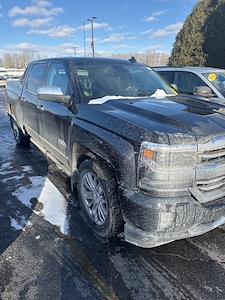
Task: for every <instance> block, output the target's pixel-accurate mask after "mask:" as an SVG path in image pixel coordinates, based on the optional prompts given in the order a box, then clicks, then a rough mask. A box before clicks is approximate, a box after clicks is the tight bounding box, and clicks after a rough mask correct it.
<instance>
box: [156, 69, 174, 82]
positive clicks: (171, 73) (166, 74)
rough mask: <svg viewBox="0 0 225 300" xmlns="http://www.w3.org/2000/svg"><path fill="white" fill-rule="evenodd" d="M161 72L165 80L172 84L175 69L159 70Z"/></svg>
mask: <svg viewBox="0 0 225 300" xmlns="http://www.w3.org/2000/svg"><path fill="white" fill-rule="evenodd" d="M159 74H160V75H161V76H162V78H163V79H164V80H166V81H167V82H169V83H170V84H173V83H174V74H175V72H174V71H159Z"/></svg>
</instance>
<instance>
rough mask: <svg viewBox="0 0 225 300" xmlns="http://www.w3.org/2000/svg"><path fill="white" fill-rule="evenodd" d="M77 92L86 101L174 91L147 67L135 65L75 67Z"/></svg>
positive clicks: (118, 64)
mask: <svg viewBox="0 0 225 300" xmlns="http://www.w3.org/2000/svg"><path fill="white" fill-rule="evenodd" d="M76 73H77V77H78V80H79V85H80V88H81V92H82V94H83V95H84V97H85V98H86V99H88V100H91V99H98V98H102V97H105V96H120V97H149V96H154V95H161V96H162V95H164V96H165V95H172V96H175V95H176V92H175V91H174V90H173V88H172V87H170V86H169V84H167V83H166V82H165V81H163V79H162V78H161V77H160V76H159V75H158V74H157V73H155V72H154V71H153V70H151V69H150V68H149V67H146V66H144V65H139V64H125V63H112V64H110V63H107V64H104V63H99V62H98V63H96V64H86V65H76Z"/></svg>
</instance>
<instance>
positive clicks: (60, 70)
mask: <svg viewBox="0 0 225 300" xmlns="http://www.w3.org/2000/svg"><path fill="white" fill-rule="evenodd" d="M46 86H49V87H59V88H60V89H61V90H62V92H63V95H67V96H69V95H71V89H70V84H69V77H68V74H67V71H66V67H65V65H64V64H63V63H60V62H55V63H52V64H51V66H50V69H49V72H48V75H47V81H46Z"/></svg>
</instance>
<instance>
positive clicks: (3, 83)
mask: <svg viewBox="0 0 225 300" xmlns="http://www.w3.org/2000/svg"><path fill="white" fill-rule="evenodd" d="M6 85H7V80H6V78H5V77H4V76H1V75H0V88H1V87H3V88H5V87H6Z"/></svg>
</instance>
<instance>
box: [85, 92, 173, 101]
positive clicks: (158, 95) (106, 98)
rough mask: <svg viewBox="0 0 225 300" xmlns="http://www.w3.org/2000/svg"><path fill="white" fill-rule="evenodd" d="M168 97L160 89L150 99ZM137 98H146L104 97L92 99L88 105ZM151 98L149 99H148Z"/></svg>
mask: <svg viewBox="0 0 225 300" xmlns="http://www.w3.org/2000/svg"><path fill="white" fill-rule="evenodd" d="M166 96H169V95H168V94H167V93H166V92H165V91H164V90H160V89H157V90H156V91H155V93H154V94H152V95H151V96H150V97H154V98H163V97H166ZM137 98H146V97H140V96H138V97H126V96H104V97H101V98H97V99H92V100H90V101H89V102H88V104H103V103H105V102H106V101H109V100H119V99H137ZM148 98H149V97H148Z"/></svg>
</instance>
